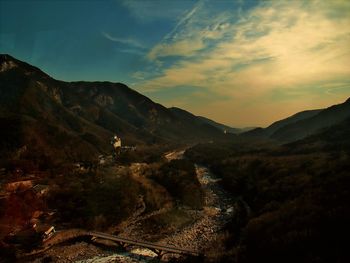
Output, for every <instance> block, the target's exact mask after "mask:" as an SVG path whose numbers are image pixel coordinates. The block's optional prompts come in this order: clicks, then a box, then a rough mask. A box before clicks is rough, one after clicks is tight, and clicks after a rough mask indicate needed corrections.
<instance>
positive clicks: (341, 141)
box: [285, 117, 350, 153]
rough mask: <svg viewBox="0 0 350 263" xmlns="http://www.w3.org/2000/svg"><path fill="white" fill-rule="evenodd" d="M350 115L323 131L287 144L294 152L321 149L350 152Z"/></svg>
mask: <svg viewBox="0 0 350 263" xmlns="http://www.w3.org/2000/svg"><path fill="white" fill-rule="evenodd" d="M349 134H350V117H349V118H346V119H345V120H343V121H341V122H340V123H338V124H336V125H333V126H330V127H327V128H325V129H323V130H322V131H321V132H319V133H316V134H313V135H310V136H307V137H306V138H304V139H301V140H298V141H295V142H292V143H289V144H286V145H285V146H286V147H288V148H289V150H291V151H294V152H301V151H302V152H305V151H308V152H310V151H311V152H318V151H320V150H327V151H336V152H338V153H339V152H341V151H343V152H346V151H347V152H349V149H350V136H349Z"/></svg>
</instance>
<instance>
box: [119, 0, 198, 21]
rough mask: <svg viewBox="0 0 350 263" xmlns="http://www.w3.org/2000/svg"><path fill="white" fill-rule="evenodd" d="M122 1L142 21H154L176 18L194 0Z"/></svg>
mask: <svg viewBox="0 0 350 263" xmlns="http://www.w3.org/2000/svg"><path fill="white" fill-rule="evenodd" d="M121 3H122V5H123V6H124V7H126V8H127V9H128V10H129V12H130V14H131V15H132V16H134V17H135V18H137V19H139V20H140V21H142V22H154V21H157V20H159V19H170V20H176V19H177V18H178V17H179V16H180V15H182V14H183V12H184V11H186V10H187V9H188V8H190V7H191V6H192V5H193V4H194V1H192V0H186V1H166V0H162V1H160V0H157V1H155V0H122V1H121Z"/></svg>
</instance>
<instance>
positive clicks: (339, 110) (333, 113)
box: [271, 98, 350, 141]
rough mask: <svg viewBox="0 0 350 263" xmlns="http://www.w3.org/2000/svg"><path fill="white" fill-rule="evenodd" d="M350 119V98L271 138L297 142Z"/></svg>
mask: <svg viewBox="0 0 350 263" xmlns="http://www.w3.org/2000/svg"><path fill="white" fill-rule="evenodd" d="M349 117H350V98H349V99H347V100H346V101H345V102H344V103H341V104H338V105H333V106H331V107H329V108H326V109H324V110H322V111H320V112H318V113H317V114H316V115H314V116H312V117H309V118H306V119H302V120H299V121H296V122H294V123H290V124H288V125H285V126H283V127H281V128H279V129H278V130H276V131H275V132H274V133H273V134H272V135H271V138H273V139H276V140H280V141H295V140H298V139H302V138H304V137H306V136H308V135H312V134H315V133H318V132H321V131H322V129H324V128H327V127H330V126H333V125H336V124H338V123H340V122H342V121H344V120H345V119H346V118H349Z"/></svg>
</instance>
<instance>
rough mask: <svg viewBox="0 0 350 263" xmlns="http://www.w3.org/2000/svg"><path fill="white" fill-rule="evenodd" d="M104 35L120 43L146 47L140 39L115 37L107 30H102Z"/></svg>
mask: <svg viewBox="0 0 350 263" xmlns="http://www.w3.org/2000/svg"><path fill="white" fill-rule="evenodd" d="M102 35H103V36H104V37H105V38H107V39H108V40H110V41H113V42H117V43H120V44H124V45H127V46H132V47H135V48H141V49H145V48H146V47H145V45H143V44H142V43H141V42H139V41H138V40H136V39H134V38H121V37H115V36H111V35H110V34H108V33H106V32H102Z"/></svg>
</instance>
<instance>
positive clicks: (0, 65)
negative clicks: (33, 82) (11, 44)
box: [0, 54, 18, 72]
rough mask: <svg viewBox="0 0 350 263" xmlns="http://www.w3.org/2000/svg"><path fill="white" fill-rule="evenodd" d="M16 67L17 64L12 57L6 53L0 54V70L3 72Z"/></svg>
mask: <svg viewBox="0 0 350 263" xmlns="http://www.w3.org/2000/svg"><path fill="white" fill-rule="evenodd" d="M16 67H18V64H17V63H16V62H15V59H13V57H11V56H10V55H7V54H0V72H5V71H8V70H10V69H12V68H16Z"/></svg>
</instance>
